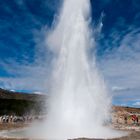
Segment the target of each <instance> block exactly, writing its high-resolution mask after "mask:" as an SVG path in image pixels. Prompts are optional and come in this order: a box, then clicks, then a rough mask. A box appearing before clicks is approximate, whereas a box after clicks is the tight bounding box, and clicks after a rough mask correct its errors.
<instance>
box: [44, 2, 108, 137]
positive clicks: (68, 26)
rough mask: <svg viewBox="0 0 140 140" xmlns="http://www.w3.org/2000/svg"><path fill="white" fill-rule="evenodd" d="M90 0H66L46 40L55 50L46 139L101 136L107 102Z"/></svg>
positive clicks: (106, 115) (105, 117) (103, 132)
mask: <svg viewBox="0 0 140 140" xmlns="http://www.w3.org/2000/svg"><path fill="white" fill-rule="evenodd" d="M89 22H90V1H89V0H65V1H64V3H63V7H62V10H61V13H60V17H59V20H58V23H57V25H56V27H55V28H54V30H53V31H52V32H51V33H50V34H49V36H48V38H47V42H48V45H49V46H50V47H52V48H51V49H52V50H53V51H55V53H56V55H57V57H56V60H55V61H54V67H53V69H54V70H53V72H52V79H51V83H52V85H51V86H50V87H51V88H50V90H49V94H50V99H49V102H48V115H47V120H46V129H45V130H46V136H47V137H48V138H56V139H59V138H77V137H102V136H103V137H104V135H105V133H107V132H106V131H105V130H106V129H105V127H104V123H105V121H107V119H108V113H109V106H110V100H109V97H108V96H107V92H106V87H105V85H104V82H103V81H102V79H101V78H100V76H99V74H98V71H97V68H96V64H95V58H94V59H93V60H92V64H91V62H90V61H89V58H88V49H89V48H90V47H95V45H94V39H93V38H92V37H91V33H92V32H91V30H90V28H89Z"/></svg>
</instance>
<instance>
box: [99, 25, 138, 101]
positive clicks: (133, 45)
mask: <svg viewBox="0 0 140 140" xmlns="http://www.w3.org/2000/svg"><path fill="white" fill-rule="evenodd" d="M125 32H126V31H125ZM112 34H113V35H112V36H113V37H112V42H113V43H112V44H113V45H114V46H112V51H109V50H108V51H107V55H106V56H105V57H104V58H103V59H102V60H101V61H100V68H101V70H102V72H103V75H104V76H105V80H106V81H107V82H108V86H109V87H110V89H111V90H112V93H114V96H115V97H117V98H119V99H121V100H125V99H126V100H128V99H130V100H133V99H137V98H140V94H139V91H140V29H135V28H132V27H130V28H129V29H128V30H127V33H126V34H124V32H123V31H122V33H121V32H119V33H118V32H117V31H116V32H115V31H114V33H112ZM123 34H124V35H123ZM120 36H121V37H120ZM114 38H116V40H115V41H114V40H113V39H114ZM118 38H119V39H120V38H122V40H121V41H120V43H119V46H118V44H117V42H118V40H119V39H118ZM108 45H109V44H108ZM108 48H110V47H108ZM120 97H122V98H120Z"/></svg>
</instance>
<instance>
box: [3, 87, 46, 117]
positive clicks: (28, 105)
mask: <svg viewBox="0 0 140 140" xmlns="http://www.w3.org/2000/svg"><path fill="white" fill-rule="evenodd" d="M45 101H46V96H45V95H42V94H29V93H20V92H13V91H9V90H5V89H1V88H0V115H4V114H9V115H10V114H16V115H24V114H30V113H33V114H40V113H42V112H43V110H44V107H45Z"/></svg>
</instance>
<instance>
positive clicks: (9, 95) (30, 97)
mask: <svg viewBox="0 0 140 140" xmlns="http://www.w3.org/2000/svg"><path fill="white" fill-rule="evenodd" d="M44 97H45V95H42V94H33V93H32V94H31V93H21V92H14V91H9V90H5V89H2V88H0V99H15V100H27V101H40V100H44Z"/></svg>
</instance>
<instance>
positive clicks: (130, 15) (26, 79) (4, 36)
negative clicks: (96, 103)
mask: <svg viewBox="0 0 140 140" xmlns="http://www.w3.org/2000/svg"><path fill="white" fill-rule="evenodd" d="M61 4H62V0H0V87H1V88H6V89H10V90H16V91H24V92H45V91H47V86H46V85H47V82H48V81H47V79H45V78H44V77H47V76H46V75H47V73H48V71H50V69H51V68H50V65H49V62H50V60H51V58H52V54H51V52H50V51H49V50H48V49H47V48H46V47H45V43H44V40H45V37H46V36H45V35H46V32H47V31H48V29H49V28H50V27H51V25H52V24H53V20H54V18H55V17H57V16H58V11H59V8H60V5H61ZM91 7H92V23H91V28H92V29H93V31H94V36H95V39H96V46H97V47H96V48H97V53H96V55H97V65H98V67H99V70H100V72H101V74H102V75H103V77H104V79H105V81H106V83H107V85H108V87H109V90H110V93H111V95H112V96H113V103H114V104H119V105H126V106H135V107H140V93H139V92H140V1H139V0H91ZM101 20H102V23H103V27H102V30H101V31H100V32H99V31H98V30H96V29H98V26H99V23H100V22H101ZM41 62H42V63H41ZM44 62H45V63H44Z"/></svg>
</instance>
